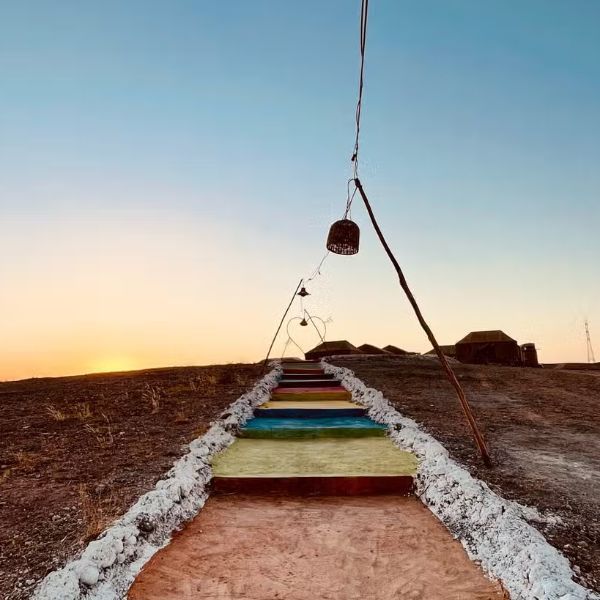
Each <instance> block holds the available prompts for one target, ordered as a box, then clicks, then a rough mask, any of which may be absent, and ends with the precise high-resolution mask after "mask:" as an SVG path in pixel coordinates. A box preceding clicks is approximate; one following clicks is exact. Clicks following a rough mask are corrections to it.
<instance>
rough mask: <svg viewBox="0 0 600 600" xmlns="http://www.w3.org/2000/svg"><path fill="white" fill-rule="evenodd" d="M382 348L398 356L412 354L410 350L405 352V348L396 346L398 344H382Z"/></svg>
mask: <svg viewBox="0 0 600 600" xmlns="http://www.w3.org/2000/svg"><path fill="white" fill-rule="evenodd" d="M383 349H384V350H385V351H386V352H389V353H390V354H397V355H398V356H406V355H407V354H412V353H411V352H407V351H406V350H402V348H398V346H392V344H388V345H387V346H384V347H383Z"/></svg>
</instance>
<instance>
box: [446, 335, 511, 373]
mask: <svg viewBox="0 0 600 600" xmlns="http://www.w3.org/2000/svg"><path fill="white" fill-rule="evenodd" d="M455 347H456V358H457V359H458V360H459V361H460V362H463V363H472V364H489V363H495V364H502V365H520V364H521V348H519V344H517V341H516V340H513V339H512V338H511V337H510V336H508V335H506V333H504V332H503V331H500V330H494V331H472V332H471V333H469V335H467V336H465V337H464V338H463V339H462V340H460V341H459V342H456V344H455Z"/></svg>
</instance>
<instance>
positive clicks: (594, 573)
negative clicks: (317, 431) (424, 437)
mask: <svg viewBox="0 0 600 600" xmlns="http://www.w3.org/2000/svg"><path fill="white" fill-rule="evenodd" d="M331 362H333V363H334V364H336V365H339V366H344V367H347V368H349V369H352V370H353V371H354V372H355V374H356V376H357V377H359V378H360V379H362V380H363V381H364V382H365V383H366V384H367V385H369V386H371V387H374V388H376V389H378V390H380V391H382V392H383V394H384V395H385V397H386V398H387V399H388V400H390V402H391V403H392V404H393V405H394V406H395V407H396V408H397V409H398V410H399V411H400V412H401V413H402V414H403V415H404V416H406V417H410V418H412V419H414V420H415V421H417V422H418V423H419V424H420V425H421V426H422V427H423V428H424V429H425V430H427V431H428V432H429V433H431V434H432V435H433V436H434V437H436V438H437V439H438V440H439V441H440V442H441V443H442V444H443V445H444V446H445V447H446V449H447V450H448V451H449V452H450V454H451V456H452V457H453V458H454V459H455V460H456V461H457V462H459V463H461V464H462V465H463V466H465V467H466V468H467V469H468V470H469V471H470V472H471V474H473V475H474V476H476V477H479V478H480V479H482V480H483V481H485V482H487V483H488V485H489V486H490V487H491V488H492V489H493V490H494V491H495V492H497V493H498V494H500V495H501V496H503V497H504V498H507V499H509V500H515V501H517V502H520V503H522V504H525V505H527V506H532V507H536V508H538V509H539V510H540V511H541V512H542V514H543V515H545V516H549V517H552V516H556V517H559V522H558V523H555V524H552V523H544V522H535V521H531V524H532V525H533V526H535V527H537V528H538V529H539V530H540V531H542V533H543V534H544V535H545V536H546V538H547V539H548V541H549V542H550V543H551V544H553V545H554V546H555V547H556V548H558V549H559V550H561V551H562V552H563V553H564V554H565V555H566V556H567V557H568V558H569V559H570V560H571V561H572V564H573V565H574V566H575V571H576V572H577V573H579V581H580V583H582V584H583V585H585V586H587V587H590V588H592V589H594V590H596V591H600V520H599V519H598V515H599V514H600V376H599V373H598V371H575V370H553V369H542V368H540V369H535V368H517V367H502V366H491V365H481V366H479V365H463V364H460V363H456V364H453V368H454V369H455V371H456V373H457V376H458V378H459V380H460V382H461V384H462V385H463V387H464V389H465V391H466V392H467V396H468V398H469V400H470V402H471V405H472V407H473V409H474V411H475V413H476V416H477V419H478V422H479V424H480V427H481V429H482V430H483V432H484V435H485V438H486V441H487V443H488V444H489V448H490V451H491V454H492V458H493V461H494V467H493V468H487V467H485V466H484V465H483V464H482V462H481V460H480V458H479V455H478V453H477V450H476V448H475V446H474V443H473V441H472V438H471V435H470V431H469V429H468V427H467V425H466V421H465V418H464V416H463V413H462V411H461V408H460V405H459V404H458V400H457V399H456V396H455V394H454V390H453V389H452V388H451V387H450V385H449V383H447V380H446V379H445V376H444V374H443V372H442V370H441V367H440V366H439V363H438V362H437V359H436V358H427V359H426V358H423V357H419V356H417V357H409V358H404V357H387V356H370V357H348V358H345V359H336V360H332V361H331ZM550 521H552V519H550Z"/></svg>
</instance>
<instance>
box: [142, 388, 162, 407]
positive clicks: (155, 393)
mask: <svg viewBox="0 0 600 600" xmlns="http://www.w3.org/2000/svg"><path fill="white" fill-rule="evenodd" d="M161 396H162V389H161V388H160V386H158V385H150V384H149V383H145V384H144V389H143V390H142V400H143V401H145V402H148V403H149V404H150V407H151V408H152V414H156V413H157V412H158V411H159V410H160V398H161Z"/></svg>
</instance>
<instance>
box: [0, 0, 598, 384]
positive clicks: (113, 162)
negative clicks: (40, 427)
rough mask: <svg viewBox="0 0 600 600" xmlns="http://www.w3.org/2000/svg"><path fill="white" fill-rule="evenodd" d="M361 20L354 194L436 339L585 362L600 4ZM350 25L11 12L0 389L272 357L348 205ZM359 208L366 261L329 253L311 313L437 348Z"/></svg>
mask: <svg viewBox="0 0 600 600" xmlns="http://www.w3.org/2000/svg"><path fill="white" fill-rule="evenodd" d="M370 5H371V6H370V11H371V12H370V19H369V37H368V46H367V64H366V87H365V97H364V106H363V127H362V132H363V134H362V142H361V170H360V173H361V179H362V180H363V183H364V185H365V187H366V189H367V191H368V193H369V195H370V197H371V199H372V202H373V204H374V206H375V209H376V211H377V213H378V215H379V217H380V220H381V222H382V225H383V227H384V229H385V231H386V233H387V235H388V237H389V240H390V242H391V244H392V246H393V247H394V249H395V250H396V251H397V253H398V257H399V259H400V261H401V263H402V264H403V265H404V267H405V269H406V273H407V276H408V277H409V281H410V282H411V283H412V284H413V287H414V291H415V293H416V295H417V297H418V298H419V300H420V301H421V302H422V304H423V308H424V309H425V312H426V316H429V318H430V320H431V321H432V325H433V327H434V329H435V330H436V331H437V332H438V337H439V338H440V342H442V343H451V342H454V341H456V340H457V339H459V338H460V337H462V336H463V335H464V334H466V333H467V332H468V331H471V330H473V329H495V328H502V329H505V330H506V331H507V333H509V334H510V335H513V337H516V338H517V339H519V341H535V342H537V343H538V345H539V346H540V354H541V356H542V358H543V359H544V360H547V361H560V360H582V359H585V341H584V338H583V318H584V317H585V316H587V317H588V318H589V320H590V327H591V330H592V335H593V334H594V331H595V330H596V331H597V332H598V333H597V336H596V337H597V338H598V339H599V340H600V308H599V305H598V297H599V292H600V283H599V281H598V266H597V265H598V256H599V255H600V241H599V237H598V234H597V231H598V223H599V217H600V208H599V198H600V170H599V169H598V164H599V159H600V59H599V58H598V57H600V38H599V37H598V35H597V24H598V23H599V22H600V5H599V4H598V3H597V2H594V1H582V0H574V1H572V2H558V1H554V0H550V1H548V0H546V1H534V0H531V1H527V2H516V1H497V2H494V1H488V2H478V1H477V2H476V1H466V0H463V1H459V0H455V1H443V2H442V1H441V0H437V1H429V2H427V1H426V2H418V3H417V2H405V1H391V0H388V1H377V0H372V1H371V3H370ZM358 12H359V3H358V2H341V1H328V2H316V1H308V2H303V3H292V2H275V1H258V2H240V1H238V2H227V3H214V2H213V3H209V2H201V1H186V2H184V1H173V2H152V1H144V2H102V3H91V2H67V1H65V2H61V3H56V2H42V1H33V2H28V3H22V2H21V3H18V2H5V3H3V4H2V6H0V216H1V218H0V276H1V277H2V280H3V283H4V284H5V286H3V288H4V293H3V295H2V297H1V298H0V309H2V313H3V314H4V315H6V319H5V320H4V323H2V324H0V331H1V330H2V329H4V331H3V336H2V337H3V339H5V340H9V342H10V343H9V344H8V345H6V344H5V345H4V350H2V353H3V354H2V356H0V359H1V360H0V362H4V363H5V364H9V363H10V365H11V366H10V367H6V372H4V373H3V372H0V378H2V377H4V378H7V377H13V376H26V375H33V374H35V375H39V374H49V373H51V374H58V373H61V372H67V371H68V372H82V371H85V370H89V369H93V368H96V367H97V365H101V364H104V363H106V364H111V365H112V364H115V365H116V364H119V363H120V362H121V363H123V365H127V366H129V365H130V366H152V365H155V364H156V365H158V364H173V363H175V362H177V363H179V364H189V363H203V362H211V361H217V360H218V361H223V360H242V359H243V360H255V359H258V358H259V357H260V355H261V353H262V352H263V350H264V347H265V346H266V345H268V341H269V337H270V335H271V334H272V330H273V328H274V325H275V324H276V322H277V320H278V312H279V311H280V310H281V309H282V307H283V306H284V305H285V302H286V299H287V295H288V294H289V293H290V291H291V289H293V286H294V285H295V283H296V280H297V279H298V278H299V277H301V276H303V275H305V274H307V273H309V272H310V271H311V270H312V268H313V267H314V266H315V265H316V263H317V262H318V261H319V259H320V257H321V256H322V252H323V243H324V238H325V235H326V231H327V227H328V225H329V223H330V222H331V220H333V219H335V218H337V217H338V216H339V215H340V214H341V212H342V211H343V204H344V196H345V184H346V180H347V178H348V177H349V175H350V167H349V155H350V153H351V150H352V143H353V135H354V131H353V118H354V105H355V101H356V79H357V71H358V52H357V46H358ZM353 216H354V218H355V219H356V220H357V221H358V222H359V224H360V225H361V227H362V230H363V248H362V251H361V253H360V254H359V255H358V256H357V257H355V258H353V259H345V258H341V257H332V258H331V259H330V260H328V261H327V263H326V265H325V268H324V269H323V275H322V277H320V278H319V280H318V281H316V282H314V286H315V287H314V290H315V291H314V294H313V297H312V298H311V302H312V304H311V310H313V311H314V312H315V313H317V314H321V315H322V316H323V317H329V316H331V317H332V319H333V323H332V324H331V325H330V337H331V338H332V339H333V338H348V339H350V340H352V341H354V342H355V343H357V344H360V343H363V342H370V343H376V344H377V343H379V344H382V345H385V344H386V343H394V344H396V345H399V346H403V347H404V346H406V347H407V348H408V349H414V350H426V349H428V346H429V344H428V342H427V341H426V340H425V338H424V336H423V335H422V333H421V332H420V331H419V329H418V326H417V325H416V323H415V321H414V318H413V317H412V315H411V313H410V310H409V308H408V306H407V304H406V302H405V300H404V299H403V297H402V296H401V292H400V290H399V289H398V287H397V283H396V281H395V278H394V275H393V272H392V271H391V269H390V267H389V266H388V264H387V263H386V258H385V256H384V255H383V253H382V252H381V250H380V249H379V247H378V246H377V242H376V239H375V238H374V236H373V235H372V233H371V231H370V230H369V225H368V223H367V221H366V220H365V215H364V211H363V210H362V207H360V206H359V205H358V204H356V205H355V207H354V210H353ZM595 324H597V325H595ZM594 327H595V329H594ZM99 332H100V333H99ZM302 333H303V334H304V332H302ZM298 334H300V332H298ZM165 340H168V343H165ZM313 342H314V340H310V339H306V340H305V344H308V345H311V344H312V343H313ZM598 344H600V342H598ZM598 352H600V349H599V350H598ZM49 357H52V358H51V359H50V358H49ZM61 357H62V358H61Z"/></svg>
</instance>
